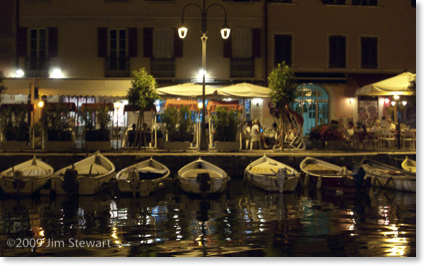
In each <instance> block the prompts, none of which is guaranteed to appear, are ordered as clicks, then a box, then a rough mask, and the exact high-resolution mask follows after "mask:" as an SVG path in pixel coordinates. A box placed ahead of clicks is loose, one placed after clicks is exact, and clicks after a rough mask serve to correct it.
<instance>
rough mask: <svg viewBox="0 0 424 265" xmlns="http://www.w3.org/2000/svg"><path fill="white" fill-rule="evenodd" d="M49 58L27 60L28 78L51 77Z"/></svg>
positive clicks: (26, 71) (26, 70) (26, 72)
mask: <svg viewBox="0 0 424 265" xmlns="http://www.w3.org/2000/svg"><path fill="white" fill-rule="evenodd" d="M49 66H50V60H49V58H25V76H26V77H49Z"/></svg>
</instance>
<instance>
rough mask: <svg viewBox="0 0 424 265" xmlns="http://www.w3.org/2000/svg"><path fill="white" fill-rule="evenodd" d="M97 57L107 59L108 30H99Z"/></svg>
mask: <svg viewBox="0 0 424 265" xmlns="http://www.w3.org/2000/svg"><path fill="white" fill-rule="evenodd" d="M97 57H107V28H98V29H97Z"/></svg>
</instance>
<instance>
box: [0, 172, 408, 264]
mask: <svg viewBox="0 0 424 265" xmlns="http://www.w3.org/2000/svg"><path fill="white" fill-rule="evenodd" d="M112 184H113V183H110V187H109V189H107V190H106V191H104V192H102V193H99V194H97V195H95V196H79V197H78V196H76V197H75V196H74V197H68V196H56V197H50V196H43V195H40V196H37V197H31V198H21V199H17V198H11V197H5V198H2V199H1V200H0V238H1V240H0V253H1V256H3V257H33V256H37V257H64V256H81V257H115V256H116V257H126V256H139V257H140V256H141V257H145V256H147V257H202V256H224V257H251V256H253V257H415V256H416V194H415V193H408V192H398V191H393V190H388V189H370V190H369V191H367V192H364V193H359V194H346V193H345V194H342V193H340V192H334V191H333V192H328V191H324V190H322V191H320V190H316V189H310V188H301V187H300V186H299V187H298V188H297V189H296V190H295V191H294V192H290V193H286V192H285V193H283V194H280V193H267V192H264V191H261V190H259V189H256V188H253V187H249V186H247V185H244V184H243V180H242V177H233V178H232V181H231V183H230V185H229V186H228V188H227V190H226V191H225V192H224V193H222V194H221V195H220V196H217V197H213V198H207V199H202V198H201V197H196V196H192V195H189V194H186V193H184V192H181V191H179V190H178V189H177V188H176V186H175V185H168V187H167V188H166V189H164V190H161V191H159V192H157V193H154V194H151V195H150V196H149V197H146V198H139V197H137V198H132V197H124V196H122V195H120V194H119V193H118V192H117V191H116V190H115V189H114V187H113V185H112ZM81 242H83V244H82V243H81Z"/></svg>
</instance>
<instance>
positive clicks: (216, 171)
mask: <svg viewBox="0 0 424 265" xmlns="http://www.w3.org/2000/svg"><path fill="white" fill-rule="evenodd" d="M177 178H178V181H179V182H180V185H181V188H182V189H183V190H184V191H185V192H188V193H196V194H202V196H205V195H207V194H213V193H220V192H223V191H224V190H225V188H226V187H227V183H228V181H229V180H230V177H229V176H228V175H227V173H226V172H225V171H224V170H222V169H221V168H219V167H217V166H215V165H213V164H211V163H209V162H206V161H204V160H202V159H201V158H199V159H198V160H196V161H194V162H192V163H190V164H188V165H186V166H184V167H183V168H181V169H180V170H179V171H178V176H177Z"/></svg>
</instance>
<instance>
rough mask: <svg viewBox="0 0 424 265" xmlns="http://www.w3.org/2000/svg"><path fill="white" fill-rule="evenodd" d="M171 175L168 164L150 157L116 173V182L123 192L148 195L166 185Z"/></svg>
mask: <svg viewBox="0 0 424 265" xmlns="http://www.w3.org/2000/svg"><path fill="white" fill-rule="evenodd" d="M169 176H170V171H169V169H168V168H167V167H166V166H164V165H163V164H161V163H159V162H158V161H156V160H154V159H153V158H150V159H148V160H146V161H143V162H140V163H137V164H135V165H132V166H130V167H127V168H124V169H123V170H121V171H120V172H119V173H118V174H117V175H116V184H117V186H118V189H119V191H120V192H121V193H131V194H132V195H133V196H134V197H135V195H136V194H139V195H140V196H142V197H146V196H149V195H150V193H152V192H155V191H158V190H160V189H162V188H163V187H165V184H166V183H167V182H168V181H169V180H170V178H169Z"/></svg>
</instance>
